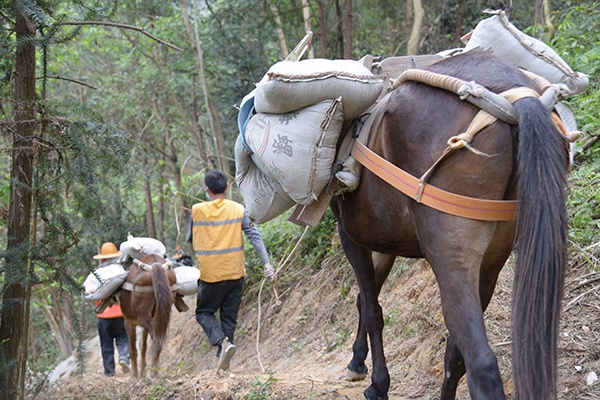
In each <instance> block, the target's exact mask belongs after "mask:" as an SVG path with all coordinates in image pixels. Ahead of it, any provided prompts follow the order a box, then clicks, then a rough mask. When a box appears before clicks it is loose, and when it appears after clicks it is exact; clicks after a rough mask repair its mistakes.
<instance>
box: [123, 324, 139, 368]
mask: <svg viewBox="0 0 600 400" xmlns="http://www.w3.org/2000/svg"><path fill="white" fill-rule="evenodd" d="M125 330H126V331H127V337H128V338H129V358H130V359H131V376H132V377H134V378H137V377H138V365H137V343H136V342H137V337H136V332H135V325H134V324H132V323H131V322H129V321H128V320H127V319H126V320H125Z"/></svg>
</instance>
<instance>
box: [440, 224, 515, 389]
mask: <svg viewBox="0 0 600 400" xmlns="http://www.w3.org/2000/svg"><path fill="white" fill-rule="evenodd" d="M512 229H513V228H512V224H502V225H501V226H500V227H499V229H497V230H496V232H495V235H494V238H493V239H492V241H491V243H492V244H493V245H494V244H495V245H496V246H495V247H494V248H491V249H488V251H486V254H485V256H484V259H483V263H482V266H481V272H480V277H479V297H480V299H481V307H482V311H485V310H486V309H487V307H488V305H489V304H490V301H491V300H492V295H493V294H494V289H495V288H496V282H497V281H498V275H499V274H500V271H501V270H502V267H503V266H504V263H505V262H506V260H507V259H508V256H509V255H510V253H511V251H512V243H513V242H512V239H511V240H507V239H506V238H507V237H512V232H511V231H512ZM466 372H467V370H466V367H465V362H464V359H463V356H462V354H461V353H460V350H459V349H458V347H457V346H456V343H455V341H454V337H453V336H449V337H448V340H447V342H446V354H445V356H444V381H443V384H442V394H441V399H442V400H454V399H455V398H456V389H457V387H458V382H459V381H460V379H461V378H462V377H463V376H464V375H465V373H466Z"/></svg>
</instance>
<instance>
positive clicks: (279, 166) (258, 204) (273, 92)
mask: <svg viewBox="0 0 600 400" xmlns="http://www.w3.org/2000/svg"><path fill="white" fill-rule="evenodd" d="M489 13H491V14H492V17H490V18H487V19H484V20H482V21H481V22H479V24H478V25H477V27H476V28H475V29H474V30H473V31H472V32H470V33H469V34H467V35H465V37H464V39H468V42H467V43H466V47H465V48H463V49H453V50H448V51H446V52H441V53H438V55H439V56H440V57H441V58H443V57H447V56H452V55H454V54H459V53H461V52H465V51H470V50H475V49H482V50H484V51H491V52H493V53H494V54H496V55H497V56H499V57H501V58H503V59H505V60H508V61H510V62H512V63H513V64H515V65H517V66H519V67H520V68H522V69H525V70H528V71H530V72H532V73H534V74H536V75H539V76H540V77H543V78H545V79H546V80H547V81H549V82H550V83H552V84H561V85H562V87H563V89H564V90H563V89H561V95H563V98H564V97H567V96H572V95H575V94H578V93H581V92H583V91H584V90H585V89H586V88H587V86H588V77H587V75H585V74H582V73H579V72H575V71H573V70H572V69H571V68H570V67H569V65H568V64H567V63H566V62H565V61H564V60H563V59H562V58H561V57H560V56H559V55H558V54H557V53H556V52H555V51H554V50H552V49H551V48H550V47H549V46H547V45H546V44H544V43H543V42H541V41H539V40H537V39H535V38H532V37H530V36H528V35H525V34H524V33H522V32H521V31H519V30H518V29H517V28H516V27H515V26H514V25H512V24H511V23H510V22H509V21H508V19H507V18H506V15H505V14H504V12H503V11H491V12H489ZM441 58H440V59H441ZM392 59H406V60H407V62H408V61H410V64H415V57H414V56H405V57H392V58H390V59H389V60H392ZM386 60H387V59H386ZM386 60H383V61H382V62H381V63H379V64H380V65H383V63H384V61H386ZM391 65H402V63H400V64H398V63H391ZM397 72H398V71H389V70H387V71H383V70H382V72H381V73H382V74H384V75H374V74H373V73H372V72H371V70H370V69H368V68H366V67H365V66H364V65H363V63H362V62H360V61H354V60H326V59H309V60H304V61H298V62H292V61H282V62H279V63H277V64H275V65H273V66H272V67H271V68H270V69H269V71H268V72H267V73H266V75H265V76H264V77H263V79H262V80H261V81H260V82H259V83H258V84H257V85H256V89H255V90H253V91H252V92H251V93H249V94H248V95H247V96H246V97H244V99H243V100H242V103H241V107H240V112H239V114H238V128H239V130H240V136H239V137H238V139H237V141H236V144H235V162H236V181H237V184H238V186H239V188H240V192H241V194H242V196H243V197H244V202H245V205H246V208H247V210H248V215H249V217H250V218H251V219H253V220H254V221H255V222H258V223H262V222H266V221H268V220H270V219H272V218H274V217H276V216H278V215H280V214H282V213H283V212H284V211H286V210H288V209H289V208H291V207H292V206H294V205H295V204H300V205H309V204H311V203H312V202H314V201H315V200H316V199H317V197H318V196H319V195H320V194H321V192H322V191H323V189H324V188H325V187H326V185H327V184H328V182H330V178H331V176H332V173H333V171H332V170H331V169H332V165H333V162H334V160H335V150H336V145H337V142H338V139H339V136H340V133H341V128H342V123H343V122H344V121H348V120H351V119H354V118H357V117H359V116H361V115H363V113H365V111H366V110H367V109H368V108H369V107H371V106H372V105H373V104H374V103H375V102H376V101H377V99H378V97H379V96H380V95H381V94H382V91H384V90H387V88H384V82H385V77H386V76H397V75H398V73H397ZM378 73H379V72H378ZM556 111H557V112H558V113H559V115H560V117H561V118H562V120H563V123H565V125H566V128H567V130H568V131H576V130H577V127H576V124H575V119H574V117H573V116H572V113H570V111H569V110H568V108H566V106H564V104H562V103H559V104H557V105H556ZM363 122H364V121H363ZM355 164H356V163H354V164H352V163H349V164H348V165H355ZM345 165H346V163H344V166H345ZM350 173H352V174H354V175H355V176H357V177H358V173H357V171H350Z"/></svg>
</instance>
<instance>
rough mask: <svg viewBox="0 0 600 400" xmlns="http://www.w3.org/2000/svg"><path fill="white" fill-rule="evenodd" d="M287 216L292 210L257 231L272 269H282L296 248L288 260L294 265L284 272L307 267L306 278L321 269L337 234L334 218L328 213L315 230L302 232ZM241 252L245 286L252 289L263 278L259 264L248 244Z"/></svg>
mask: <svg viewBox="0 0 600 400" xmlns="http://www.w3.org/2000/svg"><path fill="white" fill-rule="evenodd" d="M290 214H291V210H290V211H288V212H286V213H284V214H282V215H280V216H278V217H277V218H275V219H273V220H272V221H269V222H268V223H265V224H262V225H260V226H258V230H259V232H260V234H261V236H262V238H263V241H264V242H265V247H266V248H267V251H268V252H269V253H270V254H271V263H272V264H273V265H274V266H276V267H279V266H281V265H280V264H281V263H283V262H285V261H286V259H287V258H288V256H290V254H291V252H292V250H294V247H296V246H297V247H296V250H295V252H294V254H293V257H291V258H290V260H292V261H293V263H292V264H291V265H287V268H290V269H294V268H296V267H302V268H305V267H306V266H310V267H311V268H309V269H306V274H309V273H311V272H314V271H315V270H317V269H319V268H320V267H321V261H322V260H323V259H324V257H326V256H327V255H328V254H329V251H330V250H331V239H332V236H333V233H334V232H335V230H336V221H335V217H334V216H333V213H332V212H331V210H329V209H328V210H327V212H326V213H325V215H324V216H323V218H322V219H321V221H320V222H319V224H318V225H317V226H316V227H308V228H302V227H300V226H298V225H296V224H293V223H291V222H289V221H288V218H289V216H290ZM305 229H306V233H304V231H305ZM303 233H304V236H303ZM300 239H302V240H300ZM244 248H245V252H246V263H247V271H248V276H247V278H246V280H247V284H248V285H254V284H255V283H256V282H258V281H260V280H261V279H262V277H263V276H262V272H263V268H262V262H261V261H260V259H259V258H258V256H257V255H256V252H255V251H254V249H253V248H252V245H251V244H250V243H249V241H246V242H245V244H244Z"/></svg>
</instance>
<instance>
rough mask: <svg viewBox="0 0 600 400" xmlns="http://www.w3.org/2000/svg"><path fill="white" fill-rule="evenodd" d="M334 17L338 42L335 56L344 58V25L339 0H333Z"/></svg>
mask: <svg viewBox="0 0 600 400" xmlns="http://www.w3.org/2000/svg"><path fill="white" fill-rule="evenodd" d="M335 17H336V21H337V24H336V25H337V42H338V49H339V52H340V54H339V55H338V56H337V58H344V27H343V21H344V17H343V16H342V9H341V7H340V1H339V0H335Z"/></svg>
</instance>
